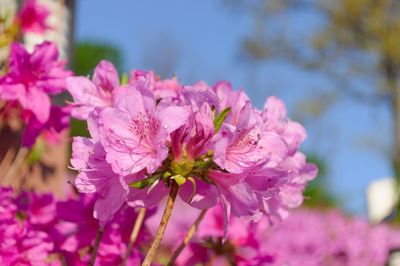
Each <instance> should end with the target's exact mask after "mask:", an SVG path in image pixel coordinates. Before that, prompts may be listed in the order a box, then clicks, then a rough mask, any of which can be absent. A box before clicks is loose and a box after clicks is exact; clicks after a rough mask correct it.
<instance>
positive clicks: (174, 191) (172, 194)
mask: <svg viewBox="0 0 400 266" xmlns="http://www.w3.org/2000/svg"><path fill="white" fill-rule="evenodd" d="M178 190H179V185H178V184H177V183H176V182H175V181H174V180H171V189H170V191H169V195H168V200H167V205H166V206H165V210H164V214H163V216H162V218H161V221H160V225H159V226H158V229H157V232H156V235H155V237H154V240H153V243H151V246H150V249H149V251H148V252H147V255H146V258H145V259H144V261H143V264H142V266H150V264H151V262H152V261H153V259H154V256H155V255H156V252H157V248H158V246H159V245H160V242H161V240H162V237H163V235H164V232H165V229H166V228H167V224H168V220H169V218H170V217H171V213H172V208H173V207H174V204H175V199H176V196H177V195H178Z"/></svg>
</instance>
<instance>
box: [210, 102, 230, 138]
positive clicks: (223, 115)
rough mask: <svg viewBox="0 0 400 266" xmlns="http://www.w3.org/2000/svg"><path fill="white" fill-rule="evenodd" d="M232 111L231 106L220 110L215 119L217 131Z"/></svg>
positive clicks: (215, 129)
mask: <svg viewBox="0 0 400 266" xmlns="http://www.w3.org/2000/svg"><path fill="white" fill-rule="evenodd" d="M230 111H231V108H230V107H227V108H225V109H224V110H222V112H220V113H219V114H218V115H217V117H216V118H215V119H214V132H215V133H217V132H218V131H219V129H220V128H221V126H222V123H224V121H225V118H226V116H227V115H228V114H229V112H230Z"/></svg>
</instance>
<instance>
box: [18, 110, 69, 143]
mask: <svg viewBox="0 0 400 266" xmlns="http://www.w3.org/2000/svg"><path fill="white" fill-rule="evenodd" d="M69 118H70V108H69V107H68V106H67V107H60V106H51V108H50V117H49V119H48V120H47V121H46V122H45V123H41V122H40V121H39V120H38V119H37V118H36V116H33V115H30V116H29V118H28V119H27V120H28V122H27V125H26V128H25V131H24V135H23V136H22V143H23V145H24V146H26V147H31V146H33V144H35V141H36V138H37V137H38V136H39V135H40V134H42V136H43V137H44V139H45V140H46V141H47V142H49V143H58V142H60V140H61V136H62V134H61V133H62V132H63V131H64V130H66V129H67V128H68V127H69V122H70V121H69Z"/></svg>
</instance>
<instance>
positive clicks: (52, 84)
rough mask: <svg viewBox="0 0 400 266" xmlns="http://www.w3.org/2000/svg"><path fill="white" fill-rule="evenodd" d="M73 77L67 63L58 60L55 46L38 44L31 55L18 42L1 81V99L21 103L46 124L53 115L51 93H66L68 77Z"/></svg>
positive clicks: (46, 43) (12, 49)
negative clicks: (66, 66)
mask: <svg viewBox="0 0 400 266" xmlns="http://www.w3.org/2000/svg"><path fill="white" fill-rule="evenodd" d="M70 75H71V72H70V71H67V70H65V69H64V62H61V61H58V50H57V47H56V46H55V45H54V44H52V43H50V42H44V43H42V44H40V45H36V46H35V49H34V51H33V52H32V53H31V54H29V53H28V52H27V51H26V49H25V48H24V47H23V45H22V44H19V43H14V44H13V45H12V47H11V54H10V63H9V72H8V73H7V74H6V75H5V76H4V77H2V78H0V98H1V99H3V100H5V101H10V102H13V101H14V102H17V103H18V104H19V105H20V106H21V107H22V109H23V110H27V111H29V112H31V113H32V114H33V115H35V116H36V118H37V120H38V121H39V122H40V123H43V124H44V123H46V122H47V120H48V119H49V116H50V109H51V108H50V107H51V102H50V97H49V94H58V93H61V92H63V91H64V90H65V88H66V84H65V78H66V77H68V76H70Z"/></svg>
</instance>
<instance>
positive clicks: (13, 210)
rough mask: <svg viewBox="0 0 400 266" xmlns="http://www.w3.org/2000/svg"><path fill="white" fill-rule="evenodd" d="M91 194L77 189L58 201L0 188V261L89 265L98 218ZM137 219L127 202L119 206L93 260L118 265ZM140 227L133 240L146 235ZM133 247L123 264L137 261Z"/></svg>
mask: <svg viewBox="0 0 400 266" xmlns="http://www.w3.org/2000/svg"><path fill="white" fill-rule="evenodd" d="M93 200H94V198H93V197H89V196H85V195H82V196H80V197H78V198H76V199H75V198H74V197H70V199H68V200H66V201H57V200H56V199H54V198H53V196H52V195H51V194H36V193H33V192H23V193H21V194H19V195H14V193H13V191H12V190H11V189H9V188H0V224H1V226H0V238H1V243H0V264H1V265H4V266H11V265H52V266H55V265H60V266H61V265H88V262H89V258H90V252H91V249H92V246H93V243H94V240H95V238H96V234H97V231H98V229H99V224H98V222H97V220H96V219H94V218H93V215H92V209H93V204H94V201H93ZM135 219H136V213H135V211H134V209H132V208H123V209H122V210H120V211H119V212H118V213H117V214H116V215H115V218H114V219H113V220H112V221H110V222H109V224H108V225H107V226H106V227H105V229H104V232H105V233H104V237H103V238H102V241H101V243H100V246H99V251H98V255H97V264H96V265H119V264H120V263H121V261H122V257H123V255H124V254H125V251H126V248H127V243H128V238H129V235H130V230H131V228H132V225H133V222H134V220H135ZM147 235H148V233H147V232H146V229H145V228H143V229H142V230H141V231H140V234H139V238H138V239H137V243H138V245H140V244H142V243H143V242H144V241H146V239H147V238H148V237H147ZM141 260H142V255H141V253H140V252H139V250H138V249H136V248H135V249H134V250H133V251H132V252H131V253H130V256H129V257H128V260H127V265H140V261H141Z"/></svg>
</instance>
